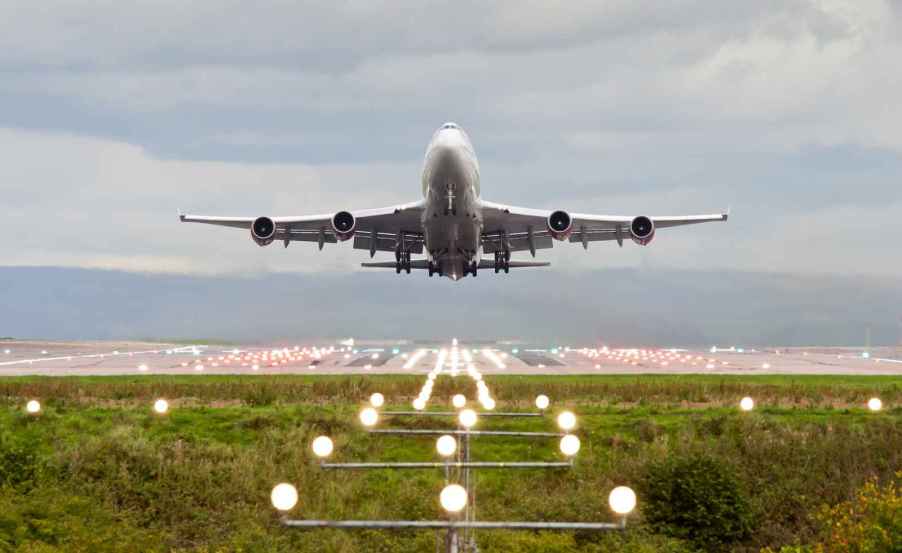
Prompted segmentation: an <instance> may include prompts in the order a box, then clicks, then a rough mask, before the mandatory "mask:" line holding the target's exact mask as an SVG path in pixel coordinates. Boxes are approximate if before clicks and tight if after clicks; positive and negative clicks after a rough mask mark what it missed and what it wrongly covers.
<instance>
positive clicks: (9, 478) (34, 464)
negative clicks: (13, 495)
mask: <svg viewBox="0 0 902 553" xmlns="http://www.w3.org/2000/svg"><path fill="white" fill-rule="evenodd" d="M40 472H41V459H40V456H39V455H38V453H37V452H36V451H35V448H34V445H33V444H29V443H25V442H23V441H21V440H12V439H10V438H9V437H7V436H3V435H0V486H11V487H15V488H20V489H23V490H27V489H30V488H31V487H32V486H34V485H35V483H36V481H37V479H38V476H39V474H40Z"/></svg>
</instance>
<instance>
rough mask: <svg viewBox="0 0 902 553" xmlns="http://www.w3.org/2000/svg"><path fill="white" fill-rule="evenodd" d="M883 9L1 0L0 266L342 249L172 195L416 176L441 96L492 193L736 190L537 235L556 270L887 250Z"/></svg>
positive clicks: (830, 260)
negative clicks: (613, 232)
mask: <svg viewBox="0 0 902 553" xmlns="http://www.w3.org/2000/svg"><path fill="white" fill-rule="evenodd" d="M899 25H900V17H899V12H898V10H897V9H896V8H895V7H894V6H893V4H892V3H889V2H881V1H876V0H866V1H839V0H818V1H814V0H811V1H802V0H798V1H789V2H786V1H776V0H774V1H763V2H735V3H727V2H713V3H712V2H700V1H691V0H686V1H682V2H673V3H666V4H662V3H660V2H644V1H640V2H636V1H618V2H604V3H599V2H568V3H567V4H566V6H556V7H554V8H549V7H548V6H547V5H546V4H542V3H528V4H524V3H522V2H497V3H492V4H491V5H488V6H487V5H485V3H482V2H455V3H452V4H447V3H442V2H422V3H416V4H410V5H408V6H406V7H404V8H399V6H398V4H396V3H378V2H371V3H350V4H340V5H326V4H321V3H304V2H281V1H273V2H260V3H257V4H255V8H254V9H253V10H248V9H247V6H246V5H245V4H242V3H239V2H225V3H223V2H209V1H197V2H190V3H187V4H186V3H184V2H181V3H177V2H138V3H130V4H129V5H127V6H126V5H124V4H121V3H116V2H87V1H79V0H72V1H69V2H59V3H56V4H55V5H53V6H52V7H50V6H48V5H40V6H38V5H31V4H24V5H13V4H6V5H0V129H3V130H0V151H2V152H3V157H4V162H3V164H2V165H0V192H2V194H3V202H4V207H5V208H6V212H7V216H6V217H5V218H4V220H3V221H2V222H0V236H2V238H0V247H3V250H4V252H9V253H7V254H6V255H5V256H4V261H3V263H4V264H8V265H23V264H25V265H35V264H40V265H44V264H60V265H67V266H86V267H104V268H123V269H129V270H151V271H153V270H156V271H161V270H162V271H185V272H204V273H217V272H229V273H233V272H260V271H326V272H342V271H350V270H356V269H355V267H356V266H357V263H358V261H359V260H360V258H361V255H360V252H352V251H350V248H349V247H347V245H345V246H346V247H344V248H332V249H331V250H330V251H327V252H322V253H316V252H315V251H313V250H311V248H305V247H304V246H303V245H293V246H292V247H291V248H289V250H288V251H287V252H286V251H282V250H281V249H280V248H279V247H276V246H273V247H270V248H262V249H261V248H257V247H256V246H253V245H252V244H251V243H250V241H249V240H248V239H247V238H246V237H245V236H242V235H241V233H240V232H237V231H230V230H227V229H215V228H207V227H197V226H189V225H178V224H177V223H175V219H174V213H175V210H176V208H183V209H190V210H193V211H204V212H213V213H224V214H227V213H236V214H248V215H257V214H264V213H315V212H331V211H335V210H338V209H347V208H357V207H370V206H376V205H390V204H393V203H396V202H402V201H409V200H412V199H416V198H417V197H418V196H419V185H418V180H419V169H420V164H421V159H422V154H423V148H424V146H425V143H426V141H427V140H428V137H429V135H430V134H431V132H432V131H433V130H434V128H435V127H436V126H438V125H439V124H440V123H441V122H443V121H444V120H447V119H453V120H456V121H458V122H459V123H462V124H463V125H464V126H465V127H466V128H467V129H468V131H469V132H470V134H471V136H472V137H473V139H474V142H475V145H476V148H477V152H478V153H479V154H480V160H481V166H482V170H483V175H482V176H483V192H484V194H485V196H486V197H487V198H489V199H491V200H494V201H501V202H508V203H516V204H526V205H534V206H536V207H548V208H552V207H553V208H564V209H571V210H585V211H590V210H591V211H598V212H606V213H629V214H632V213H649V214H674V213H693V212H710V211H716V210H718V209H721V208H724V207H726V206H727V205H732V206H733V208H734V217H733V220H732V221H731V222H730V223H729V224H728V225H725V226H724V225H711V226H705V227H697V228H691V229H682V230H676V231H673V232H670V233H666V234H665V233H663V232H662V233H661V234H660V236H659V237H658V238H657V240H656V242H655V243H654V244H652V246H650V247H649V248H646V249H640V248H637V247H624V248H623V250H619V249H617V248H616V247H610V245H604V246H595V247H592V248H591V249H590V252H589V253H588V254H586V253H585V252H582V250H581V249H580V248H577V247H574V248H566V247H559V248H556V249H555V250H554V251H553V252H543V253H548V254H549V257H550V259H552V260H553V261H554V262H555V263H556V265H558V267H559V268H562V269H567V270H571V271H582V270H586V269H588V268H598V267H603V266H610V265H614V266H628V267H644V268H662V267H663V268H666V267H674V268H697V267H704V268H707V269H718V268H719V269H723V268H731V267H741V268H743V269H747V270H752V271H754V270H764V271H769V270H774V269H780V270H789V271H793V272H802V273H822V272H830V273H845V274H858V273H866V274H876V275H897V274H898V273H899V271H900V270H902V260H899V259H896V257H893V256H890V255H887V254H886V250H887V247H888V244H892V243H893V237H895V236H902V220H900V218H899V217H897V216H895V214H896V213H899V212H900V209H902V188H900V187H899V185H898V175H899V174H900V171H902V111H900V110H899V109H898V101H897V100H896V99H897V98H898V97H902V77H900V73H899V72H898V71H897V70H896V65H897V63H898V62H897V60H898V59H899V58H900V57H902V39H900V36H902V35H900V33H899V32H898V31H899ZM436 29H440V30H442V31H443V32H436ZM556 270H557V269H556Z"/></svg>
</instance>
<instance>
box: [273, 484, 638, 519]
mask: <svg viewBox="0 0 902 553" xmlns="http://www.w3.org/2000/svg"><path fill="white" fill-rule="evenodd" d="M468 499H469V498H468V496H467V490H466V488H464V487H463V486H461V485H460V484H449V485H447V486H445V487H444V488H443V489H442V491H441V493H439V504H440V505H441V506H442V509H444V510H445V511H446V512H447V513H448V514H450V515H456V514H458V513H460V512H461V511H463V510H464V508H465V507H466V506H467V500H468ZM270 500H271V501H272V505H273V507H275V508H276V509H277V510H279V511H282V512H288V511H290V510H292V509H294V508H295V506H296V505H297V504H298V490H297V488H295V487H294V486H293V485H291V484H288V483H284V482H283V483H281V484H278V485H276V486H275V487H274V488H273V489H272V493H271V494H270ZM608 505H609V506H610V507H611V510H612V511H614V512H615V513H617V514H618V515H620V516H623V517H625V516H626V515H628V514H630V513H631V512H632V511H633V509H635V508H636V493H635V492H634V491H633V490H632V489H631V488H628V487H627V486H618V487H616V488H614V489H613V490H611V493H610V494H609V495H608Z"/></svg>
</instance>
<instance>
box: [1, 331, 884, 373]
mask: <svg viewBox="0 0 902 553" xmlns="http://www.w3.org/2000/svg"><path fill="white" fill-rule="evenodd" d="M450 344H451V340H450V339H449V340H448V341H447V342H444V343H442V342H437V343H383V342H358V343H356V344H355V345H354V346H353V347H349V346H341V345H337V344H335V343H331V344H325V343H320V344H289V343H275V344H263V345H259V344H258V345H215V344H189V345H186V344H159V343H142V342H72V343H67V342H39V341H5V342H0V376H4V375H6V376H13V375H28V374H42V375H51V376H62V375H80V376H85V375H127V374H139V373H141V372H147V373H151V374H169V375H176V374H198V373H203V374H425V373H427V372H428V371H430V370H432V369H433V368H434V367H435V365H436V363H437V361H438V355H439V353H440V351H441V350H442V349H448V348H449V347H450ZM461 348H462V349H467V350H468V355H470V356H471V359H470V361H471V362H472V364H473V365H474V366H475V367H476V369H477V370H479V371H480V372H481V373H482V374H486V375H495V374H523V375H528V374H535V375H566V374H649V373H653V374H715V375H716V374H736V375H760V374H798V375H801V374H850V375H852V374H854V375H866V374H867V375H897V376H902V358H900V357H899V355H898V353H899V352H898V351H897V350H896V349H894V348H873V349H864V348H824V347H810V348H759V349H743V348H733V349H727V350H724V349H715V350H714V351H712V350H711V349H669V348H666V349H662V348H627V349H621V348H616V347H613V346H611V347H607V348H606V347H604V346H602V345H600V344H592V345H589V346H585V347H584V346H582V345H578V346H571V347H566V346H561V345H556V344H555V345H549V344H542V345H530V344H510V343H480V344H466V343H463V342H462V343H461ZM464 362H465V360H464V359H462V358H461V359H458V360H457V361H456V363H457V364H458V365H460V366H462V365H463V364H464ZM453 363H454V360H453V359H451V358H450V357H447V358H445V359H444V362H443V366H444V368H445V369H449V368H451V366H452V364H453Z"/></svg>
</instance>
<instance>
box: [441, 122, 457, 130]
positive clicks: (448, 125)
mask: <svg viewBox="0 0 902 553" xmlns="http://www.w3.org/2000/svg"><path fill="white" fill-rule="evenodd" d="M456 128H457V125H455V124H454V123H445V124H444V125H442V129H456Z"/></svg>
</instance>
